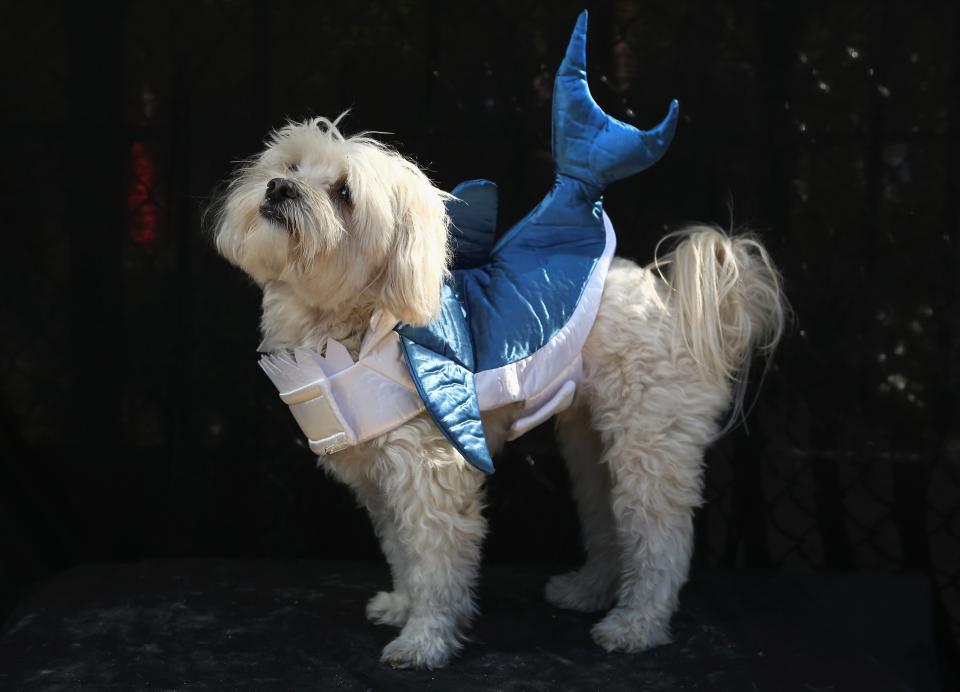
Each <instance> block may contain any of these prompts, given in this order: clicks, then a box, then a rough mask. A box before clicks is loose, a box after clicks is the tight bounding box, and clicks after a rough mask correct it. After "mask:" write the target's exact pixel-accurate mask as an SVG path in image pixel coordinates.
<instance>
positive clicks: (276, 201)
mask: <svg viewBox="0 0 960 692" xmlns="http://www.w3.org/2000/svg"><path fill="white" fill-rule="evenodd" d="M299 199H300V188H298V187H297V184H296V183H294V182H293V181H292V180H287V179H286V178H273V179H272V180H271V181H270V182H268V183H267V192H266V194H265V195H264V198H263V203H262V204H261V205H260V214H261V216H264V217H266V218H268V219H270V220H271V221H275V222H277V223H280V224H283V223H285V222H286V218H287V215H286V213H285V212H286V209H287V207H289V205H291V204H295V203H296V202H297V201H298V200H299Z"/></svg>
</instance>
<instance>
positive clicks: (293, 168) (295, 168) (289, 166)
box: [287, 163, 300, 173]
mask: <svg viewBox="0 0 960 692" xmlns="http://www.w3.org/2000/svg"><path fill="white" fill-rule="evenodd" d="M287 170H288V171H290V172H291V173H296V172H297V171H299V170H300V164H299V163H288V164H287Z"/></svg>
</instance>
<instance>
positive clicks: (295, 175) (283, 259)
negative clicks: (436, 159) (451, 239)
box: [215, 118, 448, 324]
mask: <svg viewBox="0 0 960 692" xmlns="http://www.w3.org/2000/svg"><path fill="white" fill-rule="evenodd" d="M447 197H448V195H446V193H444V192H442V191H440V190H438V189H437V188H435V187H434V186H433V185H432V184H431V183H430V181H429V180H428V179H427V177H426V176H425V175H424V174H423V173H422V172H421V171H420V169H419V168H417V166H416V165H415V164H413V163H411V162H410V161H408V160H406V159H404V158H403V157H402V156H400V155H399V154H397V153H396V152H394V151H393V150H391V149H389V148H388V147H386V146H384V145H383V144H381V143H379V142H377V141H375V140H373V139H370V138H369V137H365V136H357V137H344V136H342V135H341V134H340V132H339V131H338V130H337V128H336V124H335V123H331V122H330V121H328V120H327V119H325V118H315V119H313V120H310V121H306V122H303V123H294V124H290V125H287V126H286V127H284V128H282V129H280V130H278V131H276V132H274V133H273V134H272V135H271V136H270V137H269V139H268V140H267V143H266V149H265V150H264V151H263V152H262V153H261V154H260V155H259V156H257V157H256V158H255V159H254V160H253V161H252V162H250V163H249V164H247V165H245V166H243V167H241V168H240V169H239V171H238V173H237V175H236V177H235V179H234V180H233V181H232V182H231V184H230V186H229V188H228V190H227V194H226V197H225V198H224V200H223V201H222V202H221V204H220V207H219V211H218V214H217V217H216V230H215V233H216V244H217V248H218V250H219V251H220V253H221V254H222V255H223V256H224V257H226V258H227V259H228V260H230V261H231V262H232V263H233V264H235V265H237V266H238V267H240V268H241V269H243V270H244V271H245V272H246V273H247V274H249V275H250V276H251V277H252V278H253V279H254V280H255V281H256V282H257V283H258V284H260V285H261V286H263V285H265V284H267V283H268V282H272V281H281V282H285V283H287V284H289V286H290V288H291V289H292V290H293V291H294V292H295V293H296V294H297V295H298V296H299V297H300V298H301V299H302V300H304V301H305V302H306V303H307V304H308V305H310V306H311V307H314V308H317V309H320V310H338V309H341V308H350V307H351V305H353V304H356V303H359V302H361V301H364V300H367V299H370V298H372V299H373V300H372V302H373V303H375V304H376V305H377V306H379V307H381V308H384V309H386V310H388V311H389V312H390V313H391V314H393V316H394V317H396V318H397V319H398V320H400V321H403V322H408V323H410V324H423V323H426V322H429V321H430V320H431V319H433V318H434V317H436V315H437V314H438V313H439V309H440V290H441V286H442V282H443V280H444V277H445V275H446V272H447V261H448V244H447V214H446V210H445V207H444V201H445V199H446V198H447Z"/></svg>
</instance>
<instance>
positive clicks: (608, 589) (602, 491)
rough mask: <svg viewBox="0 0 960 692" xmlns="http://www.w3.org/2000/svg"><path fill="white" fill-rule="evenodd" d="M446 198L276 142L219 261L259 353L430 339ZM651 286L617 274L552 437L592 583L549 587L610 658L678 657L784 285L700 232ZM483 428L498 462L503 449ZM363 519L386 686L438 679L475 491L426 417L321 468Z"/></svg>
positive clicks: (748, 246)
mask: <svg viewBox="0 0 960 692" xmlns="http://www.w3.org/2000/svg"><path fill="white" fill-rule="evenodd" d="M448 198H449V195H448V194H447V193H444V192H442V191H441V190H439V189H437V188H436V187H434V185H433V184H431V182H430V180H428V178H427V177H426V176H425V175H424V174H423V172H421V171H420V169H419V168H418V167H417V166H416V165H415V164H413V163H412V162H411V161H409V160H407V159H405V158H403V157H402V156H401V155H399V154H398V153H397V152H396V151H394V150H393V149H391V148H389V147H388V146H386V145H384V144H383V143H381V142H379V141H376V140H375V139H372V138H371V137H368V136H362V135H361V136H354V137H346V136H344V135H342V134H341V133H340V131H339V129H338V127H337V122H331V121H329V120H327V119H325V118H315V119H312V120H309V121H306V122H301V123H293V124H288V125H287V126H285V127H283V128H282V129H280V130H278V131H276V132H274V133H273V134H272V135H271V136H270V138H269V140H268V141H267V143H266V149H265V150H264V151H263V152H262V153H261V154H260V155H259V156H258V157H256V158H255V159H253V160H252V161H251V162H250V163H249V164H247V165H244V166H243V167H241V168H240V170H239V171H238V173H237V175H236V177H235V178H234V179H233V181H232V183H231V184H230V186H229V188H228V190H227V193H226V194H225V196H224V198H223V199H222V200H221V201H220V203H219V206H218V209H217V214H216V225H215V235H216V244H217V248H218V249H219V251H220V252H221V253H222V254H223V256H224V257H226V258H227V259H228V260H229V261H230V262H232V263H233V264H235V265H236V266H238V267H240V268H241V269H242V270H243V271H244V272H246V273H247V274H248V275H249V276H250V277H252V278H253V280H254V281H256V283H257V284H258V285H259V286H260V287H261V289H262V290H263V315H262V318H261V328H262V332H263V340H264V341H263V345H262V348H261V350H265V351H283V350H292V349H294V348H298V347H303V348H308V349H314V350H316V351H318V352H323V351H324V349H325V347H326V344H327V342H328V339H336V340H338V341H340V342H341V343H343V344H344V345H345V346H346V347H347V350H349V352H350V354H351V356H353V357H354V358H356V357H357V355H358V351H359V348H360V344H361V339H362V337H363V335H364V332H365V330H366V328H367V326H368V323H369V322H370V318H371V315H372V314H373V313H374V311H375V310H378V309H379V310H383V311H386V312H388V313H389V314H391V315H393V316H395V317H396V318H397V319H398V320H400V321H402V322H406V323H409V324H412V325H421V324H425V323H427V322H429V321H431V320H432V319H434V318H435V317H436V316H437V314H438V312H439V309H440V293H441V285H442V283H443V282H444V280H445V277H446V275H447V272H448V269H447V267H448V261H449V254H450V251H449V246H448V230H449V229H448V223H449V220H448V217H447V213H446V208H445V201H446V200H447V199H448ZM675 240H676V244H675V247H674V249H673V250H672V252H670V253H669V254H668V255H666V256H663V257H661V258H660V259H659V260H658V262H656V263H655V265H653V266H651V267H646V268H645V267H640V266H638V265H636V264H634V263H633V262H631V261H629V260H626V259H620V258H617V259H615V260H614V261H613V264H612V266H611V267H610V270H609V273H608V276H607V279H606V285H605V288H604V292H603V298H602V301H601V305H600V309H599V314H598V316H597V319H596V322H595V323H594V326H593V329H592V331H591V333H590V336H589V337H588V340H587V342H586V345H585V347H584V350H583V353H582V357H583V377H582V381H581V382H580V385H579V386H578V388H577V394H576V399H575V401H574V403H573V405H572V406H571V407H570V408H569V409H567V410H565V411H564V412H562V413H561V414H559V415H558V416H557V417H556V429H557V435H558V438H559V442H560V446H561V449H562V453H563V457H564V459H565V461H566V463H567V465H568V467H569V472H570V476H571V479H572V482H573V491H574V494H575V499H576V502H577V506H578V510H579V515H580V521H581V525H582V529H583V540H584V543H585V548H586V554H587V559H586V564H584V566H583V567H581V568H580V569H578V570H576V571H574V572H571V573H569V574H562V575H558V576H555V577H553V578H552V579H550V581H549V582H548V583H547V585H546V598H547V600H548V601H549V602H550V603H552V604H554V605H556V606H558V607H560V608H570V609H574V610H579V611H585V612H595V611H605V610H608V609H609V612H607V614H606V615H605V616H604V617H603V619H601V620H600V621H599V622H598V623H597V624H596V625H595V626H594V627H593V630H592V635H593V639H594V641H596V643H597V644H599V645H600V646H601V647H603V648H604V649H606V650H608V651H628V652H637V651H643V650H645V649H648V648H650V647H653V646H657V645H658V644H663V643H665V642H667V641H669V638H670V634H669V621H670V617H671V614H672V613H673V611H674V609H675V607H676V605H677V594H678V592H679V590H680V587H681V585H682V584H683V583H684V580H685V579H686V576H687V570H688V566H689V562H690V553H691V549H692V536H693V521H692V520H693V512H694V509H695V508H696V507H697V506H698V505H699V504H700V503H701V490H702V483H703V455H704V450H705V448H706V447H707V445H709V444H710V442H711V441H712V440H714V439H715V438H716V436H717V435H718V433H719V432H720V428H721V426H722V423H723V420H724V417H725V415H724V414H726V413H728V412H729V411H730V410H731V407H732V408H733V410H734V415H736V412H737V411H738V410H739V403H740V399H741V395H740V394H739V393H740V392H742V386H743V381H744V378H745V374H746V370H747V367H748V365H749V362H750V360H751V358H752V356H753V354H754V353H755V352H756V351H758V350H759V351H761V352H765V353H768V354H769V352H770V351H772V349H773V348H774V347H775V345H776V343H777V341H778V339H779V337H780V334H781V330H782V324H783V307H782V306H783V303H782V297H781V291H780V280H779V277H778V274H777V271H776V270H775V268H774V266H773V265H772V263H771V261H770V259H769V258H768V256H767V253H766V251H765V250H764V248H763V247H762V246H761V245H760V244H759V243H758V242H757V241H756V240H753V239H751V238H749V237H744V236H737V237H730V236H728V235H726V234H724V233H723V232H721V231H719V230H716V229H713V228H709V227H694V228H688V229H686V230H683V231H681V232H679V233H677V234H675ZM508 418H509V416H508V415H507V414H506V413H505V412H503V411H500V410H494V411H492V412H487V413H485V414H484V417H483V425H484V430H485V433H486V438H487V441H488V443H489V445H490V446H491V448H492V451H493V452H495V451H496V450H498V449H499V448H500V447H502V445H503V443H504V441H505V437H506V434H507V430H506V425H505V423H504V421H505V420H506V419H508ZM320 465H321V466H322V467H323V468H324V470H326V471H327V472H328V473H330V474H331V475H332V476H334V477H335V478H337V479H338V480H340V481H342V482H344V483H346V484H347V485H348V486H349V487H350V488H352V489H353V491H354V492H355V493H356V496H357V498H358V499H359V501H360V502H361V503H362V504H363V506H364V507H366V508H367V510H369V512H370V516H371V518H372V520H373V524H374V526H375V528H376V532H377V535H378V537H379V539H380V541H381V544H382V547H383V552H384V554H385V555H386V558H387V560H388V562H389V564H390V569H391V572H392V576H393V590H392V591H390V592H381V593H378V594H376V595H375V596H374V597H373V598H372V599H371V600H370V602H369V604H368V606H367V617H368V618H369V619H370V620H371V621H373V622H376V623H382V624H387V625H393V626H395V627H398V628H400V632H399V634H398V636H397V637H396V638H395V639H394V640H393V641H391V642H390V643H389V644H387V645H386V647H385V648H384V650H383V656H382V660H383V661H384V662H387V663H389V664H390V665H392V666H395V667H413V668H436V667H438V666H443V665H445V664H446V663H447V662H448V661H449V659H450V657H451V656H452V655H453V654H455V653H456V652H457V651H458V649H459V648H460V647H461V645H462V640H463V637H464V633H465V630H466V628H467V626H468V625H469V623H470V620H471V618H472V617H473V616H474V614H475V613H476V606H475V604H474V595H473V592H474V587H475V585H476V583H477V576H478V567H479V564H480V553H481V544H482V542H483V538H484V533H485V531H486V522H485V520H484V517H483V513H482V508H483V485H484V478H485V477H484V474H483V473H481V472H480V471H478V470H477V469H475V468H474V467H472V466H471V465H469V464H468V463H466V461H465V460H464V458H463V457H462V456H461V455H460V454H459V453H458V452H457V451H456V450H455V449H454V447H453V446H452V445H451V444H450V443H449V442H448V441H447V439H446V438H445V437H444V435H443V434H441V432H440V430H438V428H437V427H436V425H434V423H433V422H432V421H431V419H430V418H429V417H428V416H427V415H426V414H422V415H420V416H418V417H416V418H414V419H413V420H411V421H409V422H407V423H405V424H403V425H401V426H400V427H399V428H397V429H395V430H393V431H392V432H388V433H386V434H384V435H382V436H381V437H379V438H378V439H376V440H374V441H372V442H369V443H365V444H361V445H358V446H355V447H351V448H348V449H345V450H343V451H341V452H338V453H335V454H331V455H327V456H322V457H320Z"/></svg>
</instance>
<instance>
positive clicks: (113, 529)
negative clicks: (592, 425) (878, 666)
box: [0, 0, 960, 660]
mask: <svg viewBox="0 0 960 692" xmlns="http://www.w3.org/2000/svg"><path fill="white" fill-rule="evenodd" d="M588 5H589V6H590V8H591V17H590V38H589V53H588V63H589V73H590V78H591V85H592V88H593V91H594V94H595V96H596V98H597V100H598V101H599V102H600V103H601V105H602V106H604V108H605V109H607V110H608V111H609V112H611V113H613V114H615V115H616V116H618V117H620V118H622V119H624V120H626V121H628V122H633V123H635V124H637V125H638V126H641V127H648V126H651V125H653V124H654V123H656V122H658V121H659V119H660V118H661V117H662V116H663V115H664V114H665V112H666V108H667V105H668V103H669V100H670V99H671V98H674V97H676V98H678V99H679V100H680V102H681V122H680V127H679V129H678V133H677V137H676V140H675V142H674V144H673V146H672V147H671V149H670V152H669V153H668V155H667V156H666V157H665V159H664V160H663V161H661V162H660V163H659V164H658V165H657V166H655V167H654V168H652V169H650V170H649V171H647V172H645V173H643V174H642V175H641V176H638V177H635V178H632V179H630V180H627V181H624V182H622V183H619V184H617V185H615V186H614V187H612V188H611V189H610V190H609V191H608V195H607V209H608V212H609V213H610V215H611V218H612V219H613V220H614V222H615V224H616V226H617V229H618V239H619V251H620V253H621V254H623V255H625V256H628V257H633V258H636V259H637V260H638V261H641V262H647V261H649V260H650V259H651V258H652V253H653V248H654V245H655V244H656V241H657V240H658V239H659V238H660V236H661V235H662V234H663V233H664V232H666V231H668V230H671V229H674V228H676V227H677V226H679V225H681V224H683V223H685V222H688V221H713V222H717V223H719V224H721V225H724V226H729V225H730V224H731V220H732V223H733V225H734V226H735V227H739V226H741V225H744V226H749V227H751V228H754V229H757V230H758V231H759V232H760V233H761V235H762V237H763V239H764V241H765V242H766V243H767V245H768V247H769V248H770V250H771V252H772V254H773V256H774V258H775V260H776V261H777V262H778V264H779V266H780V267H781V268H782V270H783V272H784V276H785V280H786V289H787V293H788V295H789V298H790V300H791V302H792V305H793V307H794V310H795V319H794V321H793V324H792V327H791V330H790V332H789V334H788V336H787V338H786V340H785V342H784V343H783V346H782V349H781V351H780V352H779V353H778V355H777V357H776V361H775V366H774V368H773V370H772V371H771V372H770V373H769V375H768V377H767V379H766V381H765V383H764V385H763V388H762V389H761V390H760V392H759V395H758V396H757V398H756V403H755V406H754V408H753V411H752V414H751V416H750V418H749V420H748V427H749V432H750V435H749V436H748V435H746V434H745V430H744V428H743V427H740V428H739V429H738V430H736V431H735V432H734V433H732V434H731V435H729V436H728V437H727V438H726V439H725V440H724V441H722V442H720V443H718V444H717V445H716V446H715V448H714V449H712V450H711V452H710V454H709V463H710V467H709V470H708V474H707V476H708V492H707V499H708V504H707V506H706V507H705V508H704V509H703V510H702V511H701V512H700V513H699V514H698V518H697V528H698V533H697V552H696V557H695V569H707V568H717V567H736V568H741V567H767V568H777V569H783V570H802V571H811V570H835V571H846V570H865V571H910V572H920V573H924V574H926V575H928V576H929V578H930V580H931V583H932V584H933V586H934V592H935V603H934V604H933V605H934V608H935V619H936V627H937V633H936V634H937V637H938V642H939V646H940V647H941V653H942V655H943V656H944V657H945V660H946V659H950V660H953V659H952V652H953V651H955V649H954V647H955V643H954V642H955V638H956V636H957V633H958V631H960V510H958V501H960V436H958V431H957V411H956V408H955V399H956V392H957V391H958V389H957V385H958V379H960V278H958V273H957V267H958V260H960V245H958V243H960V238H958V233H957V231H958V222H960V212H958V199H960V181H958V155H960V145H958V134H960V103H958V99H960V62H958V54H957V46H958V45H960V10H958V9H957V8H956V7H954V6H953V4H952V3H949V2H920V3H896V2H890V1H887V2H831V3H825V2H824V3H820V2H813V3H810V2H805V3H791V2H783V3H781V2H773V1H772V0H770V1H767V2H750V3H734V2H715V3H709V4H707V3H694V2H665V1H663V0H645V1H644V2H634V1H621V2H612V3H588ZM581 6H582V3H580V2H566V1H564V2H556V3H549V4H548V3H543V4H538V3H532V2H522V1H513V2H482V3H480V2H477V3H440V2H436V3H433V2H414V1H410V2H397V3H393V2H365V3H349V2H339V3H327V2H300V1H293V0H286V1H284V2H274V3H267V2H253V1H251V0H248V1H241V0H238V1H235V2H231V1H226V0H223V1H213V0H211V1H207V2H196V3H186V2H183V3H178V2H171V3H166V2H134V3H130V4H127V5H113V4H111V5H97V4H91V3H62V4H61V3H44V2H33V3H9V2H7V3H3V4H2V5H0V83H2V84H3V85H4V107H3V108H2V109H0V122H2V128H0V133H2V137H3V146H2V149H0V151H2V153H3V159H4V160H3V165H2V167H0V176H2V181H0V208H2V210H3V211H2V220H0V228H2V233H3V238H2V240H0V295H2V301H3V302H2V313H0V343H2V344H3V348H2V349H0V406H2V410H0V426H2V428H0V454H2V462H0V612H3V613H5V612H7V611H8V610H9V608H10V607H11V606H12V605H13V604H14V603H15V602H17V601H18V600H19V599H20V598H22V597H23V596H24V595H25V594H26V593H29V592H30V591H31V590H32V589H34V588H35V587H36V586H37V584H38V583H39V582H40V581H41V580H42V579H44V578H45V577H48V576H49V575H51V574H53V573H54V572H56V571H58V570H60V569H62V568H65V567H67V566H70V565H74V564H79V563H84V562H97V561H121V560H135V559H138V558H141V557H145V556H174V555H175V556H201V555H216V556H242V557H258V556H275V557H309V558H319V559H323V558H337V559H379V551H378V548H377V545H376V542H375V540H374V538H373V535H372V531H371V530H370V527H369V525H368V522H367V520H366V518H365V516H364V515H363V513H362V512H361V511H359V510H358V509H356V507H355V506H354V503H353V500H352V499H351V497H350V496H349V494H348V492H347V491H346V490H345V489H343V488H341V487H340V486H338V485H336V484H335V483H333V482H332V481H330V480H328V479H327V478H325V477H324V476H323V474H322V473H321V472H318V471H316V470H315V468H314V464H313V460H312V459H311V455H310V454H309V452H308V451H307V450H306V449H305V448H304V446H303V444H302V442H301V441H300V437H301V436H300V433H299V431H298V430H297V428H296V425H295V423H294V422H293V420H292V418H291V417H290V416H289V413H288V412H287V410H286V409H285V407H284V406H283V405H282V404H281V403H280V401H279V400H278V399H277V397H276V392H275V390H274V389H273V387H272V385H271V384H270V383H269V382H268V381H267V380H266V378H265V377H263V376H262V374H261V373H260V371H259V368H257V367H256V364H255V360H256V355H255V352H254V351H255V348H256V346H257V344H258V341H259V340H258V335H257V322H258V316H259V304H258V292H257V290H256V288H255V287H254V286H253V285H252V284H251V282H249V281H248V280H247V279H245V278H244V277H243V276H242V275H241V274H240V273H239V272H238V271H237V270H235V269H233V268H232V267H230V266H228V265H227V264H226V263H225V262H224V261H223V260H221V259H220V258H219V257H217V256H216V254H215V253H214V251H213V250H212V248H211V243H210V242H209V239H208V238H207V237H205V235H204V234H203V232H202V230H201V214H202V210H203V208H204V207H205V205H206V204H207V203H208V202H209V198H210V195H211V193H212V192H213V190H214V189H215V188H216V186H217V184H218V182H220V181H222V180H223V179H224V178H225V177H226V176H227V175H228V173H229V171H230V168H231V162H232V161H234V160H236V159H239V158H242V157H245V156H249V155H251V154H253V153H255V152H256V151H257V150H258V149H259V147H260V143H261V141H262V139H263V138H264V136H265V135H266V133H267V131H268V130H269V129H270V128H271V127H275V126H278V125H280V124H282V123H283V122H284V120H285V119H286V118H303V117H306V116H309V115H327V116H331V117H333V116H335V115H337V114H339V113H340V112H341V111H343V110H344V109H346V108H352V109H353V110H352V112H351V114H350V116H349V117H348V118H347V119H346V120H345V121H344V125H343V127H344V129H345V130H346V131H347V132H348V133H349V132H357V131H360V130H365V129H372V130H382V131H383V130H385V131H389V132H390V133H392V134H389V135H385V137H386V139H388V140H389V141H390V142H392V143H394V144H396V145H397V146H398V147H399V148H400V149H401V151H403V152H404V153H406V154H407V155H409V156H411V157H413V158H414V159H415V160H416V161H417V162H418V163H419V164H420V165H421V166H423V167H424V168H425V169H427V170H428V172H429V174H430V175H431V177H432V178H433V179H434V180H436V181H437V183H438V184H439V185H440V186H441V187H444V188H445V189H450V188H451V187H452V186H453V185H455V184H456V183H457V182H459V181H460V180H463V179H466V178H477V177H485V178H489V179H492V180H495V181H497V183H498V184H499V188H500V194H501V210H500V228H501V229H505V228H506V227H508V226H509V225H510V223H511V222H512V221H513V220H516V219H517V218H519V217H520V216H521V215H522V214H523V213H525V212H526V211H527V210H528V209H529V208H530V207H532V206H533V204H535V203H536V202H537V201H538V200H539V198H540V197H541V196H542V194H543V193H544V191H545V190H546V188H547V186H548V185H549V182H550V179H551V165H552V164H551V160H550V155H549V97H550V93H551V83H552V76H553V72H554V71H555V69H556V67H557V65H558V63H559V60H560V57H561V55H562V51H563V48H564V46H565V43H566V41H567V38H568V36H569V32H570V30H571V28H572V26H573V22H574V20H575V18H576V15H577V12H578V11H579V10H580V9H581ZM752 394H753V392H752ZM497 467H498V473H497V475H496V476H495V477H494V478H493V479H491V482H490V484H489V510H488V516H489V517H490V520H491V525H492V532H491V535H490V538H489V540H488V542H487V547H486V556H487V559H488V560H490V561H495V562H519V561H537V562H541V561H544V562H545V561H549V562H570V561H574V560H576V559H578V557H579V548H578V545H577V532H578V527H577V522H576V518H575V512H574V508H573V505H572V502H571V500H570V499H569V492H568V487H567V481H566V476H565V472H564V470H563V468H562V465H561V463H560V460H559V459H558V457H557V455H556V452H555V449H554V447H553V445H552V442H551V441H550V434H549V431H548V430H543V429H541V430H538V431H536V432H535V433H533V434H531V435H528V436H527V437H525V438H523V439H522V440H520V441H518V442H516V443H514V444H513V445H511V446H510V447H509V448H508V450H507V452H506V453H505V454H504V455H503V457H502V458H500V459H498V461H497Z"/></svg>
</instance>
